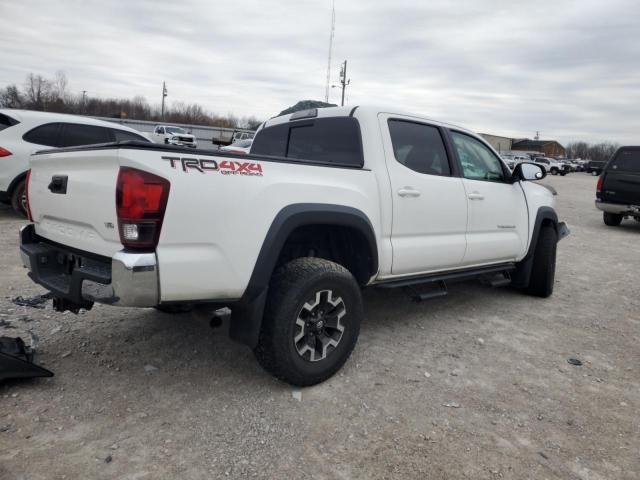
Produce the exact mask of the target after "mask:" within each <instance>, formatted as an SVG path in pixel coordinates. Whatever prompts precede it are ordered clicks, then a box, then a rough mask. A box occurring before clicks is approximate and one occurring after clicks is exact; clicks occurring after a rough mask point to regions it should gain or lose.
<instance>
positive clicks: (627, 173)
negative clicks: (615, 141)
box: [602, 147, 640, 205]
mask: <svg viewBox="0 0 640 480" xmlns="http://www.w3.org/2000/svg"><path fill="white" fill-rule="evenodd" d="M602 200H603V201H605V202H613V203H624V204H630V205H640V147H636V148H633V147H625V148H621V149H620V150H618V152H617V153H616V155H615V157H614V158H613V159H612V160H611V162H609V164H608V165H607V169H606V170H605V173H604V178H603V183H602Z"/></svg>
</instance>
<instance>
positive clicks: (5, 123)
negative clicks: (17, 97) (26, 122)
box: [0, 113, 20, 132]
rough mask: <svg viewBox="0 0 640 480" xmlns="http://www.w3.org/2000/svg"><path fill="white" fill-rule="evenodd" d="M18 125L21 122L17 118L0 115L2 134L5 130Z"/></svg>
mask: <svg viewBox="0 0 640 480" xmlns="http://www.w3.org/2000/svg"><path fill="white" fill-rule="evenodd" d="M18 123H20V122H19V121H18V120H16V119H15V118H13V117H10V116H9V115H5V114H4V113H0V132H1V131H2V130H4V129H5V128H9V127H12V126H14V125H17V124H18Z"/></svg>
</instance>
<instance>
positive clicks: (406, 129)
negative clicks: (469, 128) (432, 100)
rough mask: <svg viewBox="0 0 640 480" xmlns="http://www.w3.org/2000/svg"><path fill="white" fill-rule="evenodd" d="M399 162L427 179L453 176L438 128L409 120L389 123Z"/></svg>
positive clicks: (394, 149) (395, 153)
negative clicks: (428, 176)
mask: <svg viewBox="0 0 640 480" xmlns="http://www.w3.org/2000/svg"><path fill="white" fill-rule="evenodd" d="M389 133H390V134H391V143H392V144H393V153H394V155H395V157H396V160H397V161H398V162H399V163H401V164H402V165H404V166H405V167H407V168H410V169H411V170H414V171H416V172H418V173H424V174H427V175H444V176H449V175H451V168H450V167H449V160H448V159H447V151H446V150H445V148H444V142H443V140H442V136H441V135H440V131H439V130H438V128H436V127H434V126H431V125H425V124H423V123H416V122H408V121H405V120H389Z"/></svg>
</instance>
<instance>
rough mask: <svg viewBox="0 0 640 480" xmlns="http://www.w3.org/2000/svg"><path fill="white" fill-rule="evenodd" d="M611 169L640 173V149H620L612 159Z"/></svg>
mask: <svg viewBox="0 0 640 480" xmlns="http://www.w3.org/2000/svg"><path fill="white" fill-rule="evenodd" d="M609 169H610V170H615V171H616V172H632V173H640V150H620V151H619V152H618V154H617V155H616V157H615V158H614V159H613V160H612V161H611V166H610V167H609Z"/></svg>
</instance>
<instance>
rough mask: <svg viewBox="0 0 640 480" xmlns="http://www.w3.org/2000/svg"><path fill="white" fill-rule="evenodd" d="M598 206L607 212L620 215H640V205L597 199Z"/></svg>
mask: <svg viewBox="0 0 640 480" xmlns="http://www.w3.org/2000/svg"><path fill="white" fill-rule="evenodd" d="M596 208H597V209H598V210H602V211H603V212H607V213H616V214H619V215H633V216H636V217H637V216H640V205H625V204H623V203H607V202H603V201H602V200H596Z"/></svg>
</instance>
